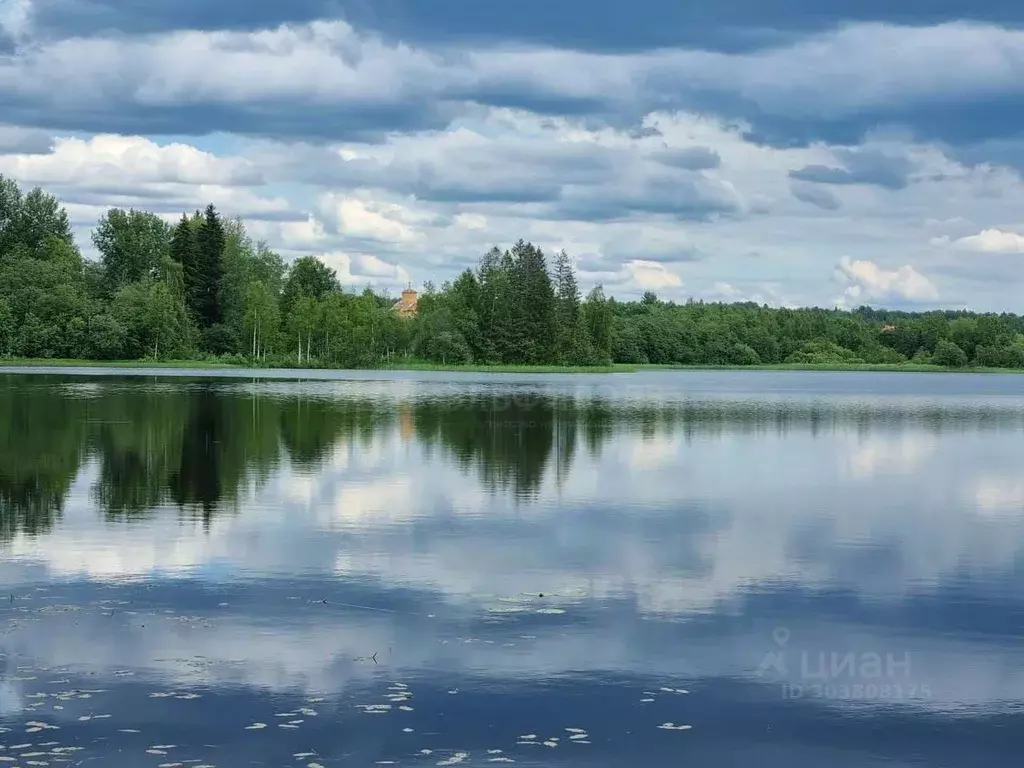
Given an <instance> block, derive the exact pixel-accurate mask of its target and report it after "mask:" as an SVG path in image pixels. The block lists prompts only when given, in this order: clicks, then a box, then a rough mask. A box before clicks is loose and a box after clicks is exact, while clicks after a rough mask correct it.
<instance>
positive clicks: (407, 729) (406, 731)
mask: <svg viewBox="0 0 1024 768" xmlns="http://www.w3.org/2000/svg"><path fill="white" fill-rule="evenodd" d="M402 733H412V728H403V729H402Z"/></svg>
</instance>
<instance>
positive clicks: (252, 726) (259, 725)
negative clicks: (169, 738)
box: [245, 723, 267, 731]
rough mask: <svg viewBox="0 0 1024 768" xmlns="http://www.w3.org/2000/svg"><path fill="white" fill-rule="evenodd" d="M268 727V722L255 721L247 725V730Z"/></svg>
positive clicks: (258, 729)
mask: <svg viewBox="0 0 1024 768" xmlns="http://www.w3.org/2000/svg"><path fill="white" fill-rule="evenodd" d="M266 727H267V724H266V723H253V724H252V725H247V726H245V730H247V731H260V730H263V729H264V728H266Z"/></svg>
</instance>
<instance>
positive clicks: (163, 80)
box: [0, 0, 1024, 311]
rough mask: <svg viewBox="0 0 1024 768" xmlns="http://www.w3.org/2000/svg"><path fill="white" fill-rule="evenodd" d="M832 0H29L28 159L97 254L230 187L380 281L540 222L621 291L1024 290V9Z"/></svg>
mask: <svg viewBox="0 0 1024 768" xmlns="http://www.w3.org/2000/svg"><path fill="white" fill-rule="evenodd" d="M816 5H818V4H816ZM827 5H828V6H829V7H828V8H819V7H813V8H812V9H809V8H811V7H810V6H808V4H807V3H805V2H802V1H801V0H718V2H716V3H713V4H712V3H694V2H681V0H632V1H631V2H628V3H627V2H615V3H612V2H607V0H557V2H553V1H552V0H519V2H517V3H507V4H498V3H481V2H478V0H429V2H427V0H292V2H289V3H280V2H269V0H245V1H244V2H243V1H242V0H221V1H220V2H217V3H209V2H207V0H173V2H172V0H151V1H150V2H147V3H138V2H129V0H0V174H3V175H6V176H9V177H12V178H14V179H16V180H17V181H18V182H19V183H21V184H22V185H24V186H30V187H31V186H36V185H39V186H42V187H43V188H45V189H46V190H47V191H50V192H52V193H53V194H56V195H57V196H58V197H59V198H60V199H61V200H62V201H63V202H64V203H65V204H66V205H67V208H68V211H69V213H70V215H71V217H72V220H73V223H74V225H75V231H76V236H77V237H78V240H79V243H80V245H81V246H82V249H83V252H84V253H85V254H86V255H87V256H94V255H95V253H94V251H93V249H92V247H91V245H90V243H89V232H90V230H91V228H92V227H93V226H94V225H95V223H96V221H97V219H98V218H99V217H100V216H101V215H102V214H103V212H104V211H105V210H106V209H107V208H109V207H111V206H121V207H129V206H131V207H136V208H143V209H146V210H152V211H154V212H157V213H160V214H161V215H165V216H167V217H168V219H171V220H174V219H177V218H179V217H180V216H181V213H182V212H183V211H184V210H193V209H196V208H199V207H203V206H205V205H206V203H208V202H213V203H214V204H215V205H216V206H217V207H218V209H220V210H221V211H222V212H223V213H224V214H225V215H227V216H230V217H236V216H237V217H241V218H243V219H244V220H245V222H246V224H247V228H248V231H249V232H250V233H251V234H252V236H253V237H254V238H257V239H262V240H265V241H266V242H267V243H268V244H269V245H270V246H271V247H273V248H274V249H276V250H278V251H279V252H280V253H281V254H282V255H283V256H285V258H286V259H292V258H295V257H297V256H300V255H306V254H313V255H317V256H319V257H320V258H322V259H323V260H324V261H325V262H326V263H328V264H329V265H330V266H331V267H333V268H334V269H335V270H336V271H337V273H338V275H339V278H340V279H341V281H342V283H343V284H344V285H346V286H351V287H353V288H357V289H358V288H362V287H363V286H365V285H367V284H372V285H373V286H374V287H375V288H377V289H380V290H388V291H390V292H392V293H394V292H396V291H398V290H400V289H401V288H403V287H405V286H406V285H407V284H410V283H411V284H412V285H413V286H414V287H420V286H422V285H423V283H424V282H425V281H427V280H431V281H433V282H434V283H436V284H440V283H442V282H443V281H444V280H447V279H450V278H452V277H454V276H455V275H457V274H458V272H460V271H461V270H463V269H465V268H466V267H467V266H472V265H474V264H475V263H476V262H477V260H478V259H479V257H480V256H481V255H482V254H483V253H484V252H486V251H487V250H488V249H489V248H490V247H491V246H493V245H498V246H500V247H503V248H504V247H508V246H510V245H511V244H512V243H513V242H514V241H515V240H517V239H519V238H523V239H525V240H530V241H532V242H534V243H536V244H538V245H541V246H542V247H543V248H544V249H545V251H546V252H548V253H549V254H550V253H554V252H557V251H559V250H561V249H563V248H564V249H565V250H566V251H567V252H568V253H569V254H570V255H571V256H572V257H573V260H574V263H575V264H576V267H577V270H578V272H579V276H580V282H581V284H582V286H583V287H584V288H589V287H590V286H592V285H594V284H596V283H599V282H600V283H602V284H603V285H604V286H605V289H606V291H607V292H609V293H611V294H613V295H615V296H617V297H620V298H623V299H629V298H636V297H639V296H640V295H641V294H642V293H643V292H644V291H647V290H651V291H654V292H656V293H657V294H658V295H659V296H660V297H662V298H665V299H673V300H677V301H684V300H686V299H688V298H695V299H705V300H725V301H746V300H753V301H757V302H762V303H768V304H770V305H773V306H804V305H816V306H826V307H831V306H840V307H856V306H859V305H861V304H870V305H872V306H884V307H893V308H900V309H929V308H935V307H942V308H954V309H956V308H963V307H969V308H972V309H978V310H985V311H1019V310H1020V309H1021V307H1020V305H1019V303H1018V301H1017V297H1018V295H1019V294H1020V292H1021V288H1022V285H1021V283H1022V282H1024V270H1021V268H1020V266H1019V264H1020V262H1021V260H1022V259H1024V181H1022V177H1021V172H1022V169H1024V5H1022V4H1020V3H1017V2H1009V0H985V1H983V2H970V3H969V2H967V0H906V1H905V2H902V3H899V4H895V5H898V6H899V7H898V8H894V7H893V6H894V4H893V3H891V2H881V0H857V1H856V2H854V0H834V2H830V3H828V4H827Z"/></svg>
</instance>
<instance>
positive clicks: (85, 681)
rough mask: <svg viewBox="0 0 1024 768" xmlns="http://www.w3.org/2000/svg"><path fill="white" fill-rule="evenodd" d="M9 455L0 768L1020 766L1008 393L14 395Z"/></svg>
mask: <svg viewBox="0 0 1024 768" xmlns="http://www.w3.org/2000/svg"><path fill="white" fill-rule="evenodd" d="M303 376H304V377H303ZM289 377H290V378H289ZM0 452H2V454H0V768H2V767H3V766H17V767H18V768H20V767H21V766H37V765H55V766H59V765H75V766H77V765H88V764H90V763H91V764H93V765H96V766H104V768H107V767H109V768H121V767H122V766H123V767H125V768H128V767H131V768H136V767H137V766H143V767H145V766H152V767H153V768H156V767H157V766H192V767H193V768H196V767H198V766H218V768H228V767H229V766H253V765H256V766H273V768H281V767H282V766H303V767H306V768H317V766H322V767H323V768H327V767H328V766H349V765H351V766H372V765H375V764H381V765H400V766H435V765H438V766H440V765H464V766H471V765H473V766H475V765H491V764H495V765H499V764H502V763H513V762H514V763H516V764H519V765H526V766H540V765H543V766H557V765H566V766H588V767H589V766H624V765H644V766H680V765H693V766H715V767H716V768H717V767H719V766H724V767H730V766H755V767H756V768H776V767H778V768H782V767H785V768H802V767H803V766H815V767H817V766H829V767H830V768H846V767H848V766H850V767H852V766H858V767H860V766H890V767H891V766H943V767H944V768H950V767H954V766H969V767H970V768H984V767H985V766H1001V767H1002V766H1007V765H1011V764H1016V763H1017V761H1019V759H1020V754H1021V752H1022V749H1024V704H1022V702H1024V642H1022V638H1024V469H1022V467H1024V377H1021V376H1012V375H1005V376H999V375H990V376H981V375H969V374H949V375H946V374H887V373H837V372H830V373H812V372H784V371H777V372H776V371H704V372H700V371H684V372H674V371H662V372H655V371H651V372H642V373H636V374H612V375H537V376H529V375H511V374H508V375H497V374H471V373H465V374H456V373H400V372H396V373H381V372H311V373H309V374H301V373H296V372H292V373H287V372H266V371H256V372H254V371H230V372H222V371H217V372H215V373H211V372H206V373H203V372H200V371H133V372H128V371H123V370H111V369H106V370H103V369H75V370H57V369H52V370H50V369H42V370H37V371H34V372H32V373H21V372H11V371H7V372H4V371H0Z"/></svg>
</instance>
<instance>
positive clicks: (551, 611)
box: [536, 608, 565, 615]
mask: <svg viewBox="0 0 1024 768" xmlns="http://www.w3.org/2000/svg"><path fill="white" fill-rule="evenodd" d="M536 612H537V613H549V614H553V615H557V614H562V613H565V611H564V610H562V609H561V608H538V609H537V611H536Z"/></svg>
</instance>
